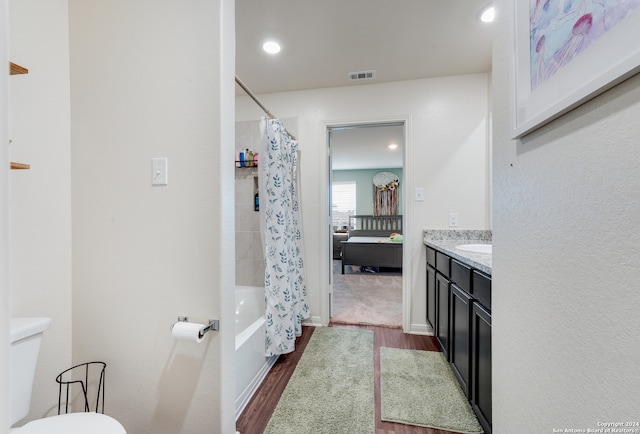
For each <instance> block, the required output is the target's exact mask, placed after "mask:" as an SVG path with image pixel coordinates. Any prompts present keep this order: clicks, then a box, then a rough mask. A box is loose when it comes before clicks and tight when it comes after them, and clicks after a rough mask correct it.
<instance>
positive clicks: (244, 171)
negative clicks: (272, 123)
mask: <svg viewBox="0 0 640 434" xmlns="http://www.w3.org/2000/svg"><path fill="white" fill-rule="evenodd" d="M282 122H283V123H284V124H285V126H286V127H287V129H288V130H289V131H290V132H291V134H293V135H297V129H298V128H297V126H298V125H297V118H290V119H283V120H282ZM245 148H249V149H253V151H255V152H258V153H259V152H260V121H242V122H236V149H245ZM235 171H236V186H235V187H236V193H235V201H236V203H235V205H236V209H235V211H236V286H264V253H263V249H262V240H261V237H260V213H259V212H257V211H255V210H254V200H255V193H256V191H257V187H258V168H257V167H243V168H236V169H235Z"/></svg>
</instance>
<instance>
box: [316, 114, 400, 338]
mask: <svg viewBox="0 0 640 434" xmlns="http://www.w3.org/2000/svg"><path fill="white" fill-rule="evenodd" d="M327 130H328V131H327V137H328V144H327V146H328V159H329V164H328V167H329V176H328V179H329V185H328V191H329V194H328V196H329V214H330V215H329V222H330V230H329V238H330V239H329V245H330V249H329V253H330V260H329V263H330V272H329V274H330V279H329V312H330V314H329V320H330V321H331V322H334V323H346V324H371V325H381V326H387V327H397V328H402V327H403V312H404V306H403V303H404V296H403V294H404V291H403V268H402V263H403V256H404V255H403V251H404V248H403V243H402V239H403V234H402V227H403V220H404V209H405V203H404V194H403V191H404V189H405V188H404V187H405V173H404V161H405V148H406V140H405V122H404V121H387V122H375V123H360V124H349V125H334V126H329V127H327Z"/></svg>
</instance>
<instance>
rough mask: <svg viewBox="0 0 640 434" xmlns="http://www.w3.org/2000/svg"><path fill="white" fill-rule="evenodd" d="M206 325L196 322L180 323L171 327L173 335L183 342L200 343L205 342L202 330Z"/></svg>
mask: <svg viewBox="0 0 640 434" xmlns="http://www.w3.org/2000/svg"><path fill="white" fill-rule="evenodd" d="M205 327H206V325H204V324H198V323H195V322H186V321H179V322H177V323H175V324H174V325H173V327H171V335H172V336H173V337H174V338H176V339H180V340H183V341H190V342H196V343H198V344H199V343H200V342H202V341H203V340H204V333H202V330H204V328H205Z"/></svg>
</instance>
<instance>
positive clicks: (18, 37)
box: [9, 0, 71, 421]
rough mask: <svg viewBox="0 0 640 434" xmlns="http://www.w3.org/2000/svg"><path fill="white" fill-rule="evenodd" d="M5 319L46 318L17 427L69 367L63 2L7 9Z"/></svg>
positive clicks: (38, 412) (49, 398)
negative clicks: (9, 166)
mask: <svg viewBox="0 0 640 434" xmlns="http://www.w3.org/2000/svg"><path fill="white" fill-rule="evenodd" d="M9 27H10V31H9V45H10V53H11V56H10V57H11V59H12V61H14V62H16V63H18V64H20V65H22V66H24V67H26V68H28V69H29V74H27V75H16V76H12V77H10V81H9V86H10V104H9V113H10V125H9V127H10V138H11V139H12V141H13V143H12V145H11V159H12V160H13V161H17V162H22V163H28V164H31V169H30V170H14V171H12V172H11V174H10V183H11V206H10V209H11V316H12V317H20V316H47V317H50V318H51V319H52V324H51V328H50V329H49V330H47V331H46V332H45V338H44V340H43V342H42V347H41V353H40V359H39V363H38V369H37V372H36V378H35V383H34V394H33V399H32V405H31V413H30V415H29V417H28V418H27V419H25V421H28V420H30V419H34V418H41V417H43V416H45V415H49V414H56V413H57V402H58V387H57V384H56V383H55V378H56V376H57V375H58V374H59V373H60V372H61V371H63V370H64V369H67V368H69V367H70V366H71V179H70V158H71V157H70V125H69V122H70V121H69V119H70V109H69V26H68V13H67V1H66V0H54V1H44V0H20V1H12V2H10V4H9Z"/></svg>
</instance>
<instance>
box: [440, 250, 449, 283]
mask: <svg viewBox="0 0 640 434" xmlns="http://www.w3.org/2000/svg"><path fill="white" fill-rule="evenodd" d="M450 263H451V258H449V257H448V256H447V255H445V254H444V253H440V252H436V270H438V271H439V272H440V274H442V275H443V276H445V277H446V278H447V279H448V278H449V276H450V275H451V272H450V270H451V264H450Z"/></svg>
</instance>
